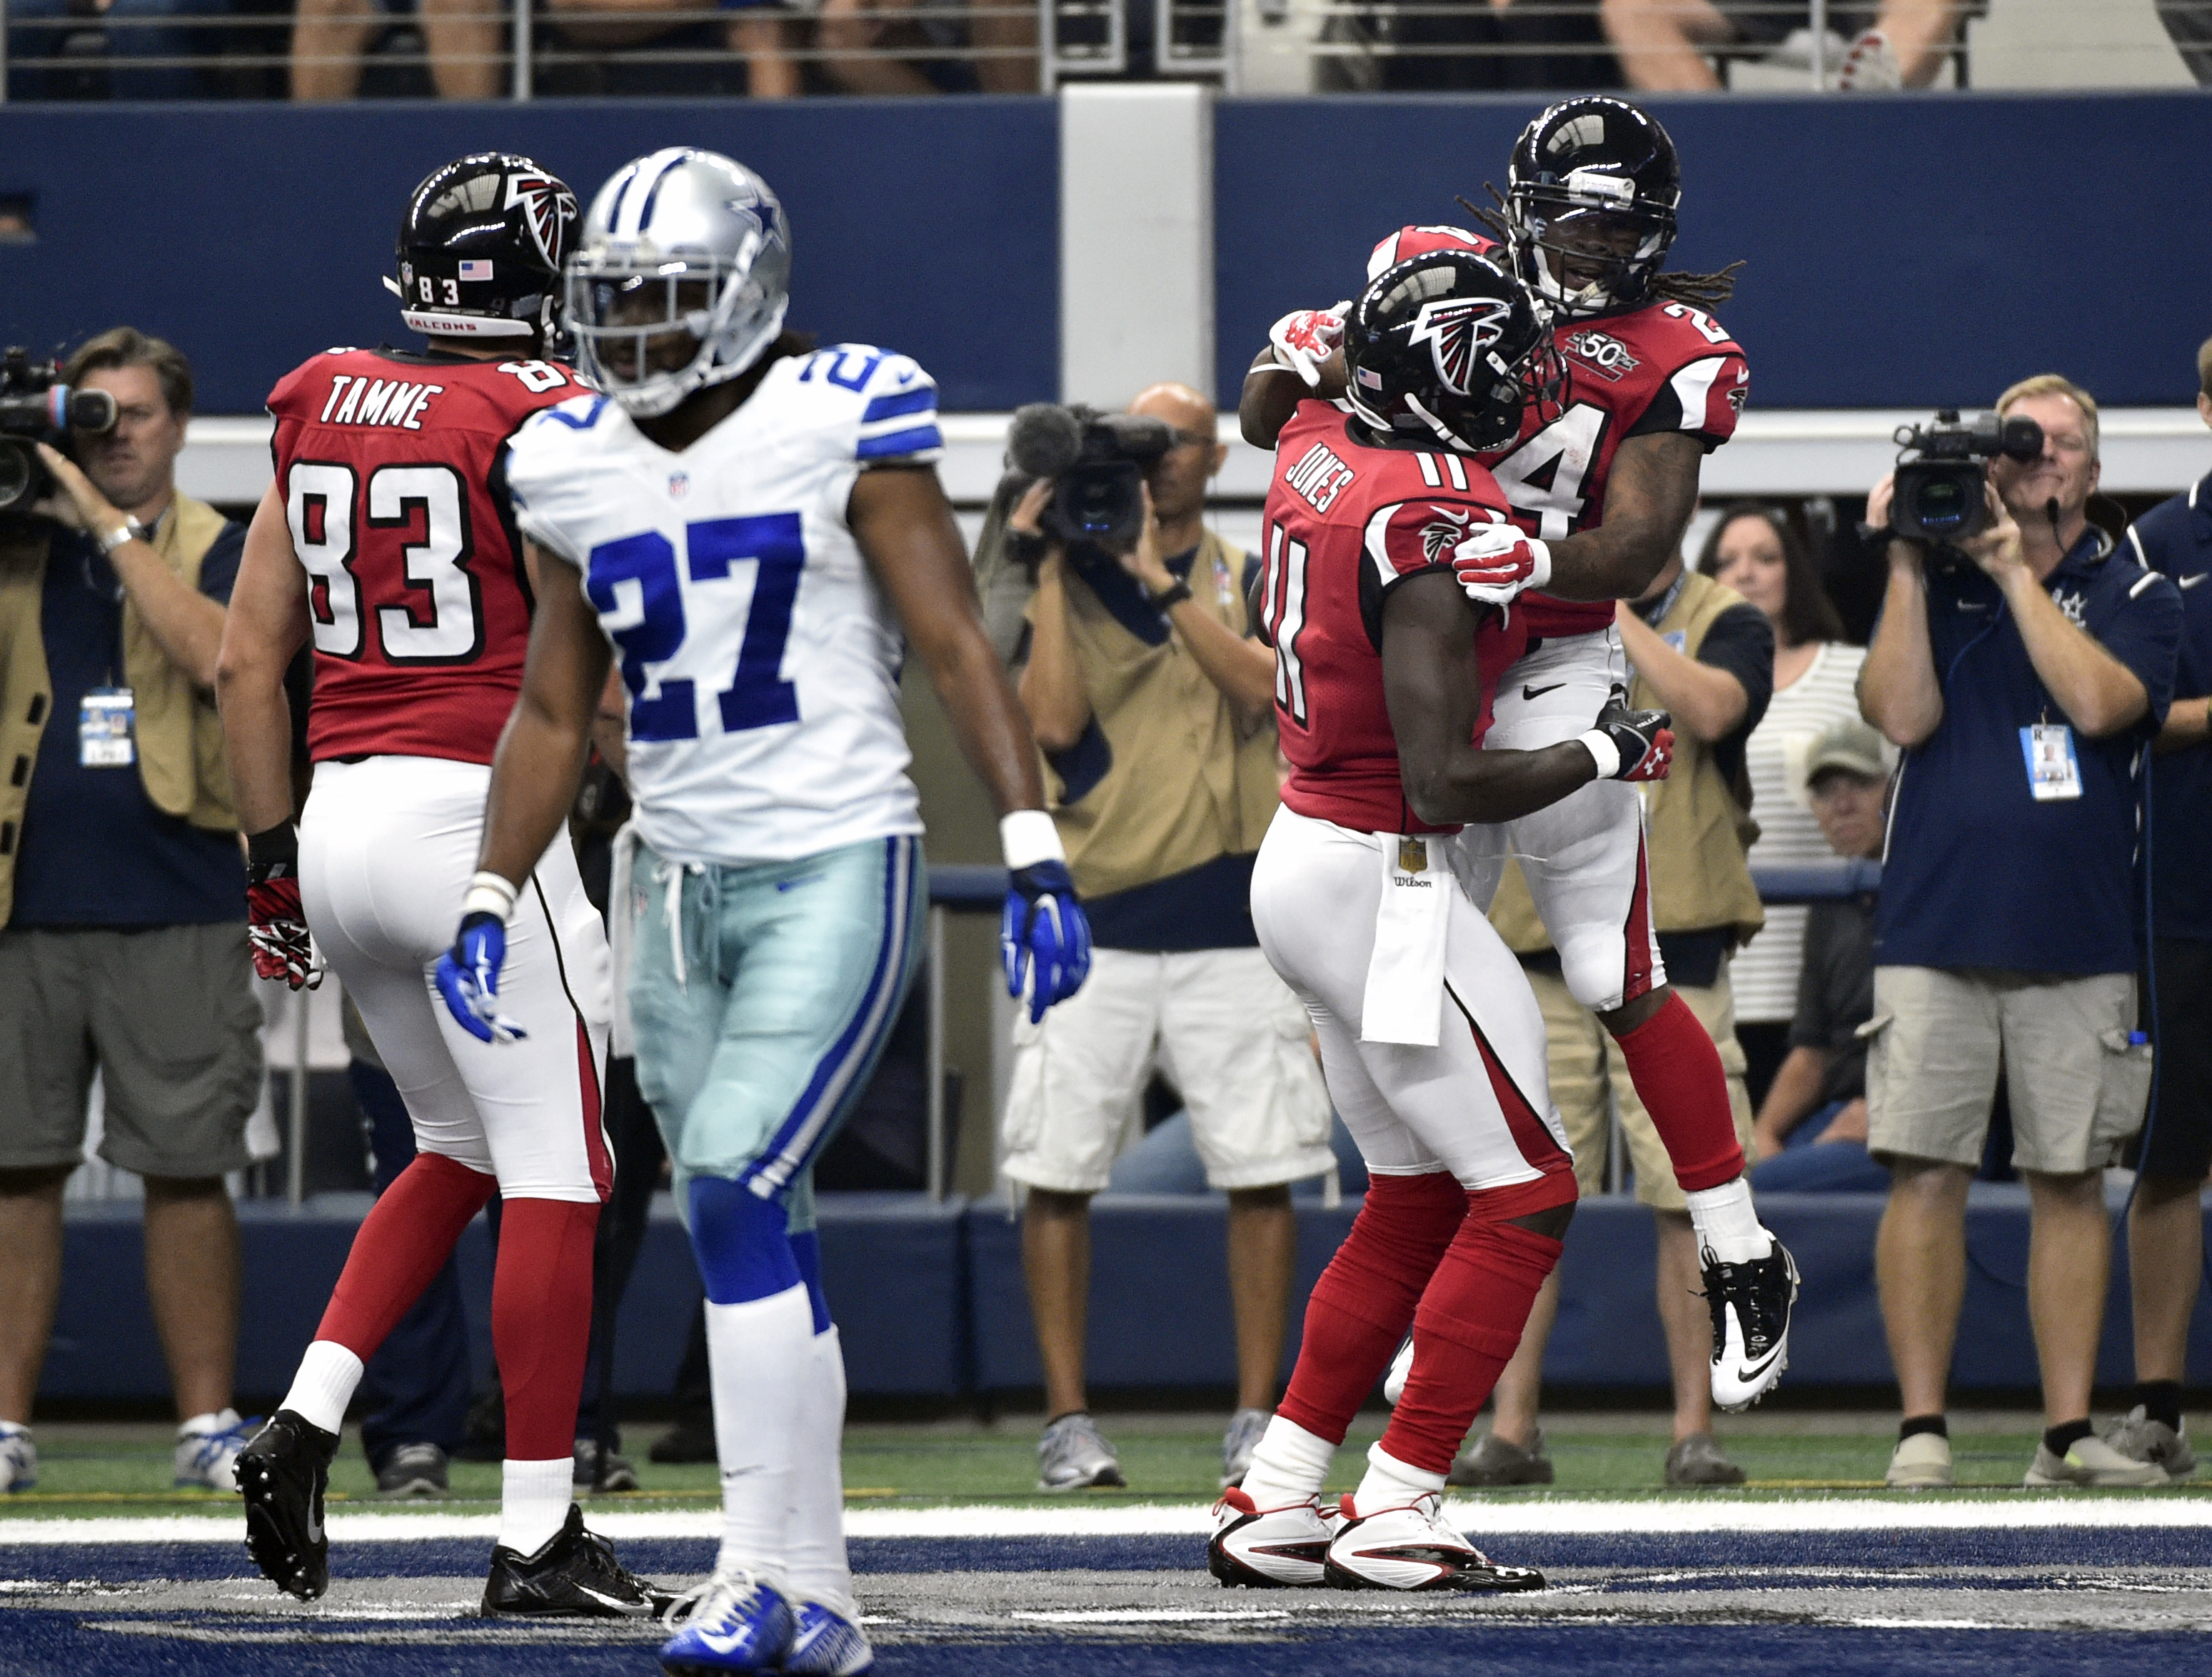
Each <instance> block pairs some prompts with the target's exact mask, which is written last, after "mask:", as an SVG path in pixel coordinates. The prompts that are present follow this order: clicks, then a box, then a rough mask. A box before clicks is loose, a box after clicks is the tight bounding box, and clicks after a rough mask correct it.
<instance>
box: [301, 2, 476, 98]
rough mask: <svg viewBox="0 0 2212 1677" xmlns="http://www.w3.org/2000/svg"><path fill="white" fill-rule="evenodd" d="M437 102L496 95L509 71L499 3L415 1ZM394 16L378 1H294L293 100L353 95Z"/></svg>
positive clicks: (357, 89)
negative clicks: (364, 65) (366, 61)
mask: <svg viewBox="0 0 2212 1677" xmlns="http://www.w3.org/2000/svg"><path fill="white" fill-rule="evenodd" d="M415 19H416V22H417V23H418V24H419V25H420V26H421V27H422V40H423V45H424V49H425V51H426V52H428V55H429V59H430V85H431V86H432V87H434V88H436V89H437V92H438V97H439V98H441V99H497V98H498V97H499V96H500V95H501V94H502V93H504V92H505V91H506V90H507V86H508V83H509V81H510V78H511V77H512V76H513V70H512V68H511V67H510V66H509V64H508V63H507V12H506V8H505V6H504V5H503V4H501V0H415ZM391 21H392V15H391V13H390V12H389V11H388V10H387V9H386V7H385V6H384V4H383V3H382V0H299V9H298V11H297V13H296V14H295V21H294V23H293V26H292V97H293V98H294V99H295V100H330V99H351V98H352V97H353V96H354V95H355V94H356V93H358V92H360V91H361V68H362V63H361V61H362V55H363V54H364V53H366V52H368V49H369V48H370V47H371V46H374V44H375V42H376V38H377V37H378V36H379V35H380V34H382V33H384V31H385V29H386V27H388V26H389V25H390V23H391Z"/></svg>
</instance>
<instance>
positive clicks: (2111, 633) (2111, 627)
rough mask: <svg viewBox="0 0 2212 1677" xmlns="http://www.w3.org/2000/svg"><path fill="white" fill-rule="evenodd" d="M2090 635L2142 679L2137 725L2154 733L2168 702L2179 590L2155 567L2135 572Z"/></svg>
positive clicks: (2177, 643) (2177, 645)
mask: <svg viewBox="0 0 2212 1677" xmlns="http://www.w3.org/2000/svg"><path fill="white" fill-rule="evenodd" d="M2111 562H2112V561H2110V560H2108V561H2106V563H2108V564H2109V563H2111ZM2130 569H2133V567H2130ZM2096 639H2097V642H2098V644H2099V645H2100V646H2101V647H2104V649H2105V650H2106V652H2108V653H2112V656H2113V657H2115V658H2117V659H2119V660H2120V662H2121V663H2123V664H2124V665H2127V667H2128V668H2129V669H2130V671H2133V672H2134V674H2135V677H2136V680H2137V681H2139V682H2141V683H2142V684H2143V691H2144V692H2145V693H2147V694H2148V695H2149V696H2150V714H2149V715H2148V716H2147V717H2145V718H2144V719H2143V723H2142V726H2145V727H2148V728H2149V729H2150V730H2151V731H2153V732H2156V731H2157V729H2158V728H2160V726H2163V725H2164V723H2165V721H2166V708H2167V707H2168V706H2169V705H2171V704H2172V702H2173V672H2174V666H2175V665H2176V663H2177V662H2178V661H2179V658H2180V653H2181V591H2180V590H2179V589H2178V588H2176V587H2175V586H2173V584H2172V582H2171V581H2170V580H2167V579H2166V578H2165V577H2163V576H2160V574H2158V573H2157V572H2156V571H2142V572H2141V573H2139V574H2137V575H2136V578H2135V579H2134V580H2133V581H2131V582H2130V583H2129V585H2128V586H2127V591H2126V592H2125V594H2124V597H2123V598H2121V600H2120V602H2119V605H2118V609H2117V610H2116V611H2113V613H2112V616H2111V617H2109V618H2108V619H2107V620H2106V622H2104V623H2101V624H2100V625H2099V626H2098V629H2097V631H2096Z"/></svg>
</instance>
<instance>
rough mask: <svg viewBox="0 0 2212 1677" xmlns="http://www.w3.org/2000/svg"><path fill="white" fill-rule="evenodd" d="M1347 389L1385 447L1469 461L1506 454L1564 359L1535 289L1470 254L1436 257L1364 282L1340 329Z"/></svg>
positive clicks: (1554, 387)
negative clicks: (1452, 454) (1495, 451)
mask: <svg viewBox="0 0 2212 1677" xmlns="http://www.w3.org/2000/svg"><path fill="white" fill-rule="evenodd" d="M1344 360H1345V368H1346V374H1347V375H1348V389H1347V392H1346V393H1347V394H1348V395H1349V396H1350V398H1351V400H1352V412H1353V413H1354V414H1355V415H1356V416H1358V419H1359V421H1360V422H1361V423H1362V424H1363V425H1364V426H1365V427H1366V428H1367V429H1369V430H1370V431H1371V432H1373V433H1374V434H1376V439H1377V441H1386V442H1395V443H1398V444H1400V445H1401V446H1405V447H1419V448H1433V447H1437V446H1438V445H1441V446H1443V447H1446V448H1450V449H1454V450H1456V451H1457V452H1459V453H1463V454H1479V453H1483V452H1484V451H1485V450H1487V449H1492V448H1502V447H1504V446H1505V445H1506V444H1507V443H1509V442H1510V441H1513V439H1514V438H1515V436H1516V435H1517V434H1519V433H1520V429H1521V415H1522V410H1524V409H1525V408H1526V407H1527V406H1528V404H1529V403H1530V402H1531V401H1532V400H1533V401H1541V400H1547V399H1552V398H1556V396H1557V393H1558V385H1559V371H1558V369H1559V356H1558V353H1557V351H1556V350H1554V349H1553V347H1552V335H1551V331H1550V329H1549V328H1548V327H1547V325H1545V324H1544V321H1543V319H1542V318H1541V316H1540V315H1539V314H1538V313H1537V312H1536V307H1535V305H1534V303H1533V302H1532V301H1530V300H1529V297H1528V290H1527V289H1526V288H1525V287H1523V286H1522V283H1521V282H1520V281H1519V280H1517V279H1516V278H1514V276H1512V275H1511V274H1509V273H1507V272H1506V271H1505V270H1504V268H1502V267H1501V266H1499V265H1498V263H1496V262H1495V261H1493V260H1492V258H1489V257H1486V256H1479V255H1477V254H1476V253H1475V252H1473V251H1462V250H1441V251H1431V252H1429V253H1428V254H1426V255H1425V256H1417V257H1413V258H1409V259H1407V261H1404V262H1401V263H1399V264H1396V265H1395V266H1394V267H1390V268H1386V269H1384V270H1383V272H1382V273H1380V274H1379V275H1377V276H1376V277H1375V278H1374V279H1372V280H1370V282H1369V283H1368V286H1367V289H1365V290H1364V291H1363V292H1361V293H1360V294H1359V300H1358V301H1357V302H1355V303H1354V304H1352V313H1350V314H1349V315H1348V316H1347V317H1346V319H1345V323H1344Z"/></svg>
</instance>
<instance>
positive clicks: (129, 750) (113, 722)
mask: <svg viewBox="0 0 2212 1677" xmlns="http://www.w3.org/2000/svg"><path fill="white" fill-rule="evenodd" d="M76 747H77V749H76V760H77V762H78V763H81V764H82V765H83V766H84V767H85V768H87V769H128V768H129V767H130V766H131V764H132V763H136V762H137V761H138V740H137V709H136V708H135V706H134V704H133V702H132V700H131V690H130V689H129V688H127V687H95V688H93V689H91V690H89V691H88V692H87V693H86V694H85V696H84V704H83V706H82V708H80V709H79V710H78V712H77V717H76Z"/></svg>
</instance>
